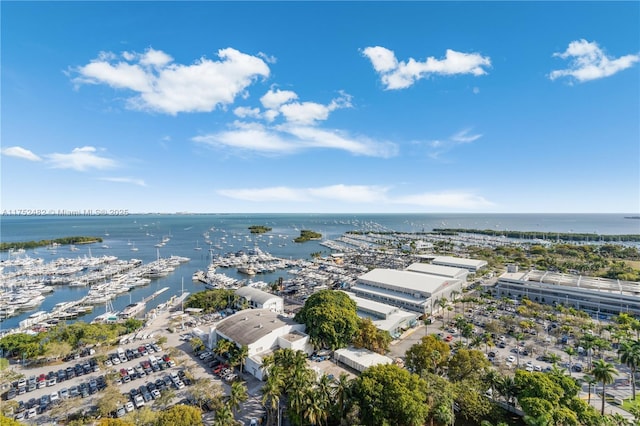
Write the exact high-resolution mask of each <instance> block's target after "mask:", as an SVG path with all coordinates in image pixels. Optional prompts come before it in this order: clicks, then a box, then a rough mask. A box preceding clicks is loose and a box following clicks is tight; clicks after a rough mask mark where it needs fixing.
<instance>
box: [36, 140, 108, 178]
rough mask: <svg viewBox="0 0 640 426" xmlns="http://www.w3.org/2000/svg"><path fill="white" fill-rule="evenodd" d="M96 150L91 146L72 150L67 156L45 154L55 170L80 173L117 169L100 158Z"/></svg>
mask: <svg viewBox="0 0 640 426" xmlns="http://www.w3.org/2000/svg"><path fill="white" fill-rule="evenodd" d="M96 152H97V149H96V148H95V147H92V146H84V147H81V148H74V149H73V150H72V151H71V152H70V153H69V154H60V153H53V154H47V155H46V158H47V161H48V162H49V164H51V167H53V168H56V169H73V170H77V171H80V172H83V171H86V170H89V169H99V170H103V169H111V168H114V167H117V163H116V162H115V161H114V160H112V159H110V158H106V157H101V156H100V155H98V154H97V153H96Z"/></svg>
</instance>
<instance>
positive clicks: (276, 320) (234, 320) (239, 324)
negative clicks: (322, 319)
mask: <svg viewBox="0 0 640 426" xmlns="http://www.w3.org/2000/svg"><path fill="white" fill-rule="evenodd" d="M296 324H298V323H297V322H295V321H293V320H292V319H291V318H286V317H283V316H280V315H278V314H277V313H275V312H271V311H270V310H269V309H244V310H242V311H240V312H236V313H235V314H233V315H231V316H230V317H227V318H225V319H223V320H222V321H220V322H219V323H218V325H217V326H216V332H217V333H219V334H221V335H222V336H223V337H226V338H228V339H230V340H233V341H234V342H236V343H237V344H238V345H241V346H242V345H250V344H252V343H254V342H256V341H257V340H259V339H261V338H263V337H264V336H266V335H267V334H269V333H271V332H272V331H274V330H277V329H279V328H280V327H284V326H287V325H296Z"/></svg>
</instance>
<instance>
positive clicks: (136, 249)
mask: <svg viewBox="0 0 640 426" xmlns="http://www.w3.org/2000/svg"><path fill="white" fill-rule="evenodd" d="M131 251H138V247H136V243H131Z"/></svg>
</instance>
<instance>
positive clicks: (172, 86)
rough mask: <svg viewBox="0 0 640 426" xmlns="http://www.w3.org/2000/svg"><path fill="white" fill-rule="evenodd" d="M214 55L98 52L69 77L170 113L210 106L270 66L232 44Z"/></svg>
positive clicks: (142, 106) (143, 107)
mask: <svg viewBox="0 0 640 426" xmlns="http://www.w3.org/2000/svg"><path fill="white" fill-rule="evenodd" d="M218 58H219V60H217V61H214V60H211V59H207V58H205V57H202V58H200V59H198V60H197V61H195V62H194V63H193V64H191V65H182V64H176V63H174V62H173V58H172V57H171V56H170V55H168V54H167V53H165V52H162V51H160V50H155V49H152V48H149V49H147V50H146V51H145V52H143V53H136V52H124V53H122V54H121V55H120V56H118V55H115V54H114V53H111V52H102V53H100V54H99V55H98V57H97V58H96V59H94V60H92V61H91V62H90V63H88V64H87V65H84V66H80V67H77V68H76V69H74V70H73V71H74V72H75V73H76V74H77V77H75V78H74V79H73V82H74V83H75V84H77V85H83V84H106V85H108V86H111V87H113V88H114V89H127V90H130V91H133V92H136V93H137V94H136V95H134V96H132V97H130V98H129V99H128V100H127V105H128V106H129V107H130V108H133V109H138V110H149V111H158V112H162V113H166V114H171V115H176V114H178V113H180V112H210V111H213V110H214V109H215V108H216V107H218V106H221V107H224V106H226V105H229V104H231V103H233V102H234V100H235V98H236V97H237V96H238V95H242V94H243V93H244V92H245V90H246V89H247V87H249V86H250V85H251V84H252V83H253V82H254V81H255V80H256V79H257V78H259V77H263V78H266V77H268V76H269V74H270V70H269V67H268V65H267V64H266V63H265V61H264V60H263V59H262V58H260V57H259V56H251V55H248V54H245V53H242V52H240V51H238V50H236V49H233V48H226V49H220V50H218Z"/></svg>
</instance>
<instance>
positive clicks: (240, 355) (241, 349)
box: [231, 345, 249, 374]
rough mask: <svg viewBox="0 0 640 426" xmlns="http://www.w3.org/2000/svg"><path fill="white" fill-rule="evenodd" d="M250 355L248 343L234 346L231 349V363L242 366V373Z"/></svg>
mask: <svg viewBox="0 0 640 426" xmlns="http://www.w3.org/2000/svg"><path fill="white" fill-rule="evenodd" d="M248 356H249V347H248V346H247V345H242V346H235V345H234V346H233V349H232V350H231V364H232V365H234V366H236V365H237V366H239V367H240V374H242V370H243V368H244V363H245V362H246V360H247V357H248Z"/></svg>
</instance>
